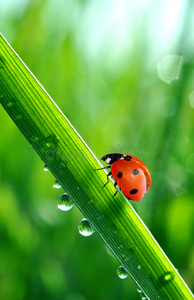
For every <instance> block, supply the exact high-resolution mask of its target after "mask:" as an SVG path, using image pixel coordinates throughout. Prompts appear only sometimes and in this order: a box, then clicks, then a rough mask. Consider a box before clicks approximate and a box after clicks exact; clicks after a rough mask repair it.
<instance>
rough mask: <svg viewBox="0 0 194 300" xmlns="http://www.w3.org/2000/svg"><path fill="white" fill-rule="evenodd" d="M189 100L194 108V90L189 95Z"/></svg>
mask: <svg viewBox="0 0 194 300" xmlns="http://www.w3.org/2000/svg"><path fill="white" fill-rule="evenodd" d="M189 102H190V105H191V107H192V108H194V91H193V92H192V93H191V94H190V95H189Z"/></svg>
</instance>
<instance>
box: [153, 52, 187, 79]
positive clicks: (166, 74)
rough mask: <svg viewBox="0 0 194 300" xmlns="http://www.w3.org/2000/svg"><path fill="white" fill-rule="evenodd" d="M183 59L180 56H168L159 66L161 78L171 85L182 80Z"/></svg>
mask: <svg viewBox="0 0 194 300" xmlns="http://www.w3.org/2000/svg"><path fill="white" fill-rule="evenodd" d="M182 61H183V58H182V56H180V55H166V56H165V57H164V58H163V59H162V60H161V61H160V62H159V63H158V65H157V70H158V76H159V78H160V79H161V80H162V81H164V82H166V83H168V84H171V83H172V82H173V81H174V80H178V79H179V78H180V71H181V66H182Z"/></svg>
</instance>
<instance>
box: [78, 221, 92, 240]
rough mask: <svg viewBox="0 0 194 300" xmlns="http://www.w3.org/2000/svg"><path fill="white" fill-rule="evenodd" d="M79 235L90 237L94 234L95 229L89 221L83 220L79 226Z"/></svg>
mask: <svg viewBox="0 0 194 300" xmlns="http://www.w3.org/2000/svg"><path fill="white" fill-rule="evenodd" d="M78 230H79V233H80V234H81V235H83V236H90V235H92V234H93V232H94V229H93V227H92V226H91V225H90V223H89V222H88V220H87V219H85V218H84V219H82V220H81V222H80V223H79V225H78Z"/></svg>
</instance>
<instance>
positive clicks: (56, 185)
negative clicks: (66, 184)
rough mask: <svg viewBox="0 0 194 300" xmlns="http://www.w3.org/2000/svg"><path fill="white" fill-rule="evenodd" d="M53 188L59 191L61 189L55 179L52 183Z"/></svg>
mask: <svg viewBox="0 0 194 300" xmlns="http://www.w3.org/2000/svg"><path fill="white" fill-rule="evenodd" d="M53 187H54V188H55V189H60V188H61V185H60V183H59V181H58V180H57V179H56V180H55V181H54V184H53Z"/></svg>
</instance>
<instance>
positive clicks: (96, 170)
mask: <svg viewBox="0 0 194 300" xmlns="http://www.w3.org/2000/svg"><path fill="white" fill-rule="evenodd" d="M110 167H111V166H107V167H103V168H100V169H95V170H94V171H99V170H103V169H109V168H110Z"/></svg>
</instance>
